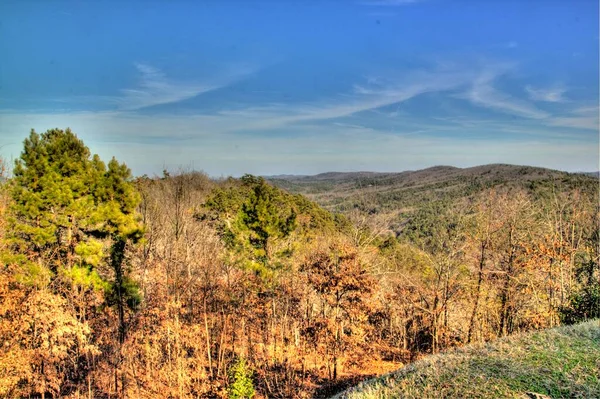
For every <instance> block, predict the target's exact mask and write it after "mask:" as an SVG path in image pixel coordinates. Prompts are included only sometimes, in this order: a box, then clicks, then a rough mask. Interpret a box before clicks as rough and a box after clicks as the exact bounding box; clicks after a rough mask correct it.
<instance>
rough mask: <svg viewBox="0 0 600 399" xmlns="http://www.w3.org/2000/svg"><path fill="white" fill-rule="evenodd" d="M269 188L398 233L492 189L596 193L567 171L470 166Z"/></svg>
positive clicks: (296, 180)
mask: <svg viewBox="0 0 600 399" xmlns="http://www.w3.org/2000/svg"><path fill="white" fill-rule="evenodd" d="M266 179H267V180H268V181H269V182H270V183H271V184H274V185H276V186H278V187H280V188H282V189H285V190H287V191H289V192H291V193H294V194H302V195H305V196H306V197H308V198H309V199H311V200H313V201H315V202H316V203H318V204H319V205H321V206H322V207H324V208H325V209H327V210H329V211H332V212H338V213H344V214H348V213H351V212H356V211H358V212H362V213H364V214H368V215H376V214H381V215H387V216H388V218H389V219H390V220H393V221H392V222H390V228H391V229H392V230H394V231H399V230H400V228H401V226H402V225H403V224H404V223H405V222H406V221H407V220H409V219H410V218H411V215H412V214H413V213H414V212H416V211H417V210H418V209H420V208H423V207H425V206H428V205H427V204H431V203H445V204H449V203H452V202H454V201H457V200H460V199H461V198H467V197H470V196H473V195H476V194H477V193H480V192H482V191H484V190H486V189H489V188H493V187H518V188H520V189H522V190H525V191H527V192H530V193H532V194H533V195H534V196H539V195H548V193H551V192H552V190H553V189H552V187H556V188H558V190H559V191H561V190H571V189H574V188H578V189H582V190H585V191H586V192H588V193H593V195H597V194H598V187H599V178H598V174H597V173H571V172H564V171H560V170H553V169H547V168H540V167H533V166H522V165H508V164H489V165H480V166H474V167H469V168H457V167H454V166H443V165H440V166H433V167H430V168H426V169H421V170H415V171H404V172H396V173H393V172H365V171H361V172H327V173H321V174H318V175H313V176H289V175H288V176H273V177H267V178H266ZM543 193H546V194H543Z"/></svg>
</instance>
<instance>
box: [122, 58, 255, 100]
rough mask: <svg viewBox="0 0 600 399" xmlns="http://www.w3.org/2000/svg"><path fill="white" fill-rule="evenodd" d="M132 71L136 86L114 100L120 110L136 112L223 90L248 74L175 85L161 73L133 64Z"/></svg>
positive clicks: (236, 74)
mask: <svg viewBox="0 0 600 399" xmlns="http://www.w3.org/2000/svg"><path fill="white" fill-rule="evenodd" d="M135 67H136V69H137V70H138V72H139V73H140V77H139V84H138V85H137V86H136V87H135V88H130V89H123V90H121V93H122V94H123V95H122V96H121V97H118V98H115V99H114V101H115V102H116V103H117V104H118V107H119V108H120V109H122V110H137V109H142V108H146V107H151V106H154V105H161V104H169V103H176V102H179V101H183V100H187V99H190V98H193V97H196V96H198V95H200V94H202V93H206V92H209V91H212V90H216V89H219V88H222V87H224V86H227V85H229V84H230V83H232V82H233V81H235V80H236V79H238V78H239V77H241V76H243V75H246V74H248V73H250V72H251V71H252V69H251V68H243V69H240V70H238V71H236V72H235V73H232V74H229V75H227V76H223V77H219V78H217V79H214V81H212V82H208V83H205V82H179V81H175V80H172V79H169V78H168V77H167V76H166V75H165V73H164V72H163V71H162V70H160V69H158V68H155V67H153V66H151V65H147V64H143V63H136V64H135Z"/></svg>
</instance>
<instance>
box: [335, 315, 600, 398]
mask: <svg viewBox="0 0 600 399" xmlns="http://www.w3.org/2000/svg"><path fill="white" fill-rule="evenodd" d="M532 392H533V393H538V394H544V395H548V396H550V397H552V398H600V320H595V321H590V322H586V323H582V324H578V325H575V326H568V327H559V328H554V329H550V330H544V331H539V332H535V333H529V334H523V335H517V336H512V337H507V338H503V339H499V340H497V341H494V342H491V343H488V344H485V345H472V346H468V347H464V348H460V349H455V350H452V351H448V352H445V353H442V354H438V355H434V356H428V357H426V358H424V359H422V360H419V361H417V362H415V363H413V364H411V365H409V366H407V367H404V368H402V369H400V370H398V371H396V372H394V373H391V374H388V375H385V376H383V377H380V378H377V379H374V380H370V381H367V382H364V383H361V384H360V385H358V386H356V387H354V388H351V389H350V390H348V391H346V392H344V393H342V394H340V395H338V396H336V398H338V399H375V398H378V399H385V398H522V397H534V396H524V394H525V393H532Z"/></svg>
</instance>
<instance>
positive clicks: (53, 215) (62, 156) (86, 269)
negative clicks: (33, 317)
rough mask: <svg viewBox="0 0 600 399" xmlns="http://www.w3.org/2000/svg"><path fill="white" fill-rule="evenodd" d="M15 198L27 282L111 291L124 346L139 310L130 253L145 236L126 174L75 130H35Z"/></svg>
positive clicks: (16, 239) (17, 243)
mask: <svg viewBox="0 0 600 399" xmlns="http://www.w3.org/2000/svg"><path fill="white" fill-rule="evenodd" d="M12 197H13V202H14V205H13V207H12V210H11V211H12V212H11V213H12V216H13V217H12V220H11V222H12V226H11V227H12V229H11V230H12V232H13V236H12V244H13V246H14V249H15V250H16V251H15V252H18V253H21V254H24V255H25V256H26V259H24V261H23V265H24V272H23V277H24V279H25V280H26V281H28V282H30V283H33V284H35V285H39V284H45V283H48V282H49V281H51V280H54V279H56V278H57V277H58V276H63V277H66V278H67V279H70V280H71V281H70V282H71V283H72V284H82V285H87V286H93V287H96V288H98V287H102V288H104V289H105V290H106V292H107V296H106V298H107V302H108V303H109V304H110V305H114V306H115V307H116V308H117V309H118V314H119V341H120V342H122V341H123V339H124V335H125V318H124V312H125V308H126V307H127V306H129V307H133V306H135V305H136V304H137V303H138V302H139V294H138V293H137V288H136V286H135V284H134V283H133V282H132V281H131V280H130V279H129V278H128V277H127V273H126V270H125V269H124V267H123V266H124V253H125V252H124V251H125V247H126V244H127V242H129V241H137V240H139V239H140V238H141V236H142V228H141V225H140V224H139V222H138V220H137V219H136V217H135V213H134V212H135V209H136V207H137V204H138V203H139V195H138V193H137V192H136V190H135V188H134V187H133V185H132V183H131V172H130V170H129V169H128V168H127V166H126V165H124V164H120V163H119V162H117V161H116V160H115V159H114V158H113V159H112V160H111V161H110V162H109V163H108V167H107V166H106V165H105V164H104V163H103V162H102V161H101V160H100V158H99V157H98V155H94V156H93V157H92V156H91V154H90V150H89V149H88V148H87V147H86V146H85V145H84V143H83V141H81V140H80V139H79V138H77V136H76V135H75V134H74V133H72V132H71V131H70V130H69V129H66V130H64V131H63V130H60V129H52V130H48V131H47V132H45V133H43V134H41V135H40V134H37V133H36V132H35V131H33V130H32V131H31V134H30V135H29V137H28V138H27V139H26V140H25V142H24V149H23V152H22V154H21V156H20V158H19V159H18V160H17V161H16V164H15V169H14V179H13V180H12ZM107 255H108V256H107ZM102 266H108V268H106V267H104V269H102V270H101V273H98V269H101V267H102Z"/></svg>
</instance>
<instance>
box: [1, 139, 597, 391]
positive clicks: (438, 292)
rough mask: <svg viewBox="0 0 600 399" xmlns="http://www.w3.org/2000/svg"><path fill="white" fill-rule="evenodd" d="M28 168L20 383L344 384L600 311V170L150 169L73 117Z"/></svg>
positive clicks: (16, 290)
mask: <svg viewBox="0 0 600 399" xmlns="http://www.w3.org/2000/svg"><path fill="white" fill-rule="evenodd" d="M5 166H10V165H5ZM11 169H12V175H11V176H10V178H8V179H6V180H2V186H1V194H2V196H1V202H0V227H1V228H0V231H1V235H0V256H1V257H2V261H3V262H2V265H3V266H2V268H1V269H0V296H1V298H2V305H1V307H0V345H1V346H2V348H3V351H1V352H0V397H10V398H13V397H15V398H16V397H72V398H75V397H89V398H92V397H94V398H109V397H112V398H115V397H117V398H157V397H163V398H192V397H194V398H195V397H220V398H226V397H229V398H247V397H256V398H260V397H263V398H266V397H269V398H308V397H324V396H327V395H329V394H331V393H335V392H337V391H339V390H340V389H342V388H344V387H345V386H348V385H349V384H353V383H355V382H356V381H359V380H361V379H365V378H367V377H372V376H375V375H379V374H382V373H385V372H388V371H391V370H394V369H397V368H399V367H400V366H402V365H403V364H406V363H408V362H411V361H413V360H415V359H418V358H419V357H421V356H423V355H425V354H430V353H437V352H439V351H440V350H443V349H445V348H449V347H454V346H461V345H464V344H468V343H472V342H484V341H488V340H491V339H494V338H497V337H502V336H506V335H510V334H513V333H516V332H524V331H529V330H535V329H540V328H545V327H553V326H556V325H559V324H561V323H568V324H570V323H574V322H578V321H581V320H586V319H589V318H592V317H598V316H600V282H599V279H600V266H599V248H598V242H599V231H600V230H599V221H600V219H599V216H600V214H599V201H598V179H595V178H593V177H589V176H583V175H575V174H566V173H563V172H558V171H549V170H544V169H535V168H527V167H513V166H505V165H503V166H499V165H495V166H483V167H478V168H472V169H468V170H461V169H457V168H449V167H440V168H432V169H428V170H425V171H419V172H406V173H403V174H371V173H363V174H360V175H339V174H327V175H322V176H317V177H311V178H308V177H303V178H291V177H285V178H283V179H282V178H279V179H270V180H269V179H267V180H265V179H264V178H261V177H256V176H251V175H246V176H244V177H242V178H240V179H234V178H228V179H211V178H209V177H208V176H206V175H205V174H203V173H201V172H193V171H189V172H186V171H179V172H176V171H170V172H169V171H165V172H164V174H163V176H159V177H147V176H143V177H138V178H134V177H133V176H132V175H131V172H130V171H129V169H128V168H127V166H126V165H124V164H122V163H120V162H118V161H117V160H115V159H112V160H110V161H109V162H108V163H105V162H104V161H102V160H101V159H100V158H99V157H98V156H97V155H92V154H91V153H90V150H89V149H88V148H87V147H86V146H85V144H84V143H83V142H82V141H81V140H79V139H78V138H77V136H76V135H75V134H74V133H72V132H71V131H70V130H68V129H67V130H66V131H63V130H58V129H54V130H49V131H47V132H45V133H43V134H37V133H35V132H32V133H31V134H30V135H29V137H28V138H27V139H26V140H25V142H24V148H23V152H22V154H21V157H20V158H19V159H18V160H17V161H16V164H15V165H14V167H11ZM2 170H3V171H5V170H6V169H4V168H3V169H2ZM270 182H274V183H275V185H273V184H271V183H270ZM301 193H303V194H306V196H305V195H303V194H301ZM313 200H314V201H316V202H313ZM317 203H319V204H321V205H322V206H323V207H321V206H319V205H317Z"/></svg>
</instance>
